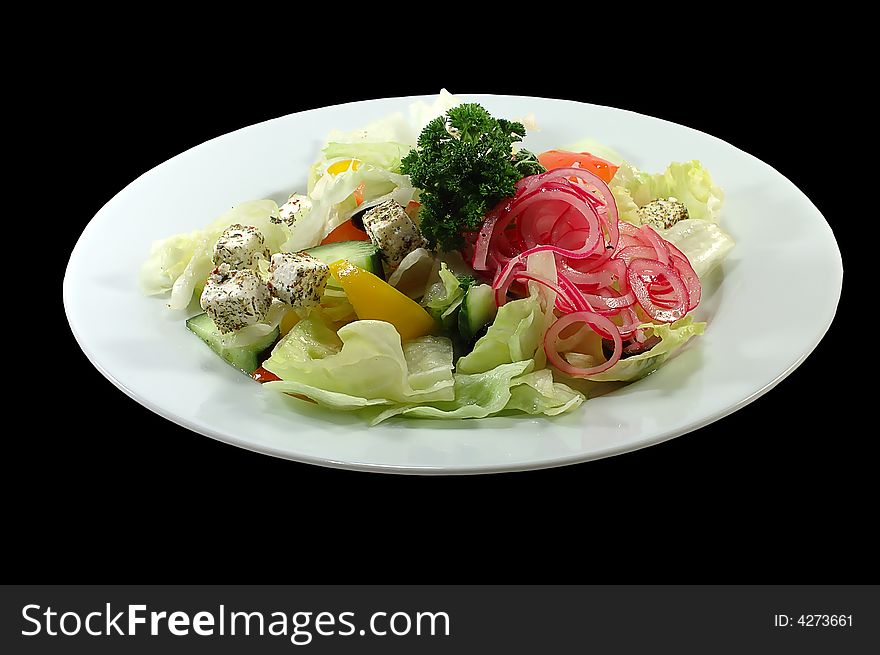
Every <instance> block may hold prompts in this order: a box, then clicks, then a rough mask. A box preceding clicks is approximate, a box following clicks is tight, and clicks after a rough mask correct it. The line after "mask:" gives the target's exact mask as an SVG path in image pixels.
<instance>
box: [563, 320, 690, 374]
mask: <svg viewBox="0 0 880 655" xmlns="http://www.w3.org/2000/svg"><path fill="white" fill-rule="evenodd" d="M641 327H643V328H646V332H647V336H652V335H656V336H658V337H660V343H658V344H656V345H655V346H654V347H653V348H651V349H650V350H648V351H646V352H644V353H641V354H639V355H633V356H632V357H627V358H626V359H621V360H620V361H619V362H617V363H616V364H615V365H614V366H612V367H611V368H610V369H608V370H607V371H604V372H602V373H598V374H596V375H591V376H589V377H588V378H587V379H588V380H592V381H594V382H614V381H620V382H632V381H634V380H638V379H640V378H643V377H645V376H646V375H648V374H649V373H653V372H654V371H656V370H657V368H658V367H659V366H660V365H661V364H662V363H663V362H665V361H666V360H667V359H669V357H670V356H671V355H672V354H673V353H675V352H676V351H677V350H679V349H680V348H681V347H682V346H684V344H685V343H687V342H688V340H689V339H690V338H691V337H694V336H697V335H700V334H703V332H704V331H705V329H706V324H705V323H702V322H696V321H694V318H693V315H691V314H688V315H687V316H685V317H684V318H681V319H679V320H678V321H676V322H675V323H671V324H666V323H664V324H661V325H655V324H654V323H645V324H643V325H642V326H641ZM589 343H591V344H594V345H595V349H594V350H593V352H578V353H566V355H565V358H566V359H567V360H568V361H569V362H570V363H571V364H573V365H575V366H581V367H584V368H587V367H590V366H595V365H596V364H597V363H598V362H603V361H607V360H606V358H605V357H604V355H602V352H601V341H600V340H598V339H597V340H591V341H589ZM584 350H587V349H584Z"/></svg>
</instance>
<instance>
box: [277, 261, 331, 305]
mask: <svg viewBox="0 0 880 655" xmlns="http://www.w3.org/2000/svg"><path fill="white" fill-rule="evenodd" d="M329 279H330V268H329V267H328V266H327V264H325V263H324V262H322V261H321V260H320V259H317V258H316V257H312V256H311V255H309V254H308V253H305V252H295V253H289V252H279V253H275V254H274V255H272V259H271V261H270V263H269V282H268V286H269V290H270V291H271V292H272V295H273V296H275V297H276V298H278V299H279V300H281V301H282V302H286V303H287V304H288V305H290V306H291V307H315V306H316V305H318V304H320V302H321V296H322V295H323V294H324V288H325V287H326V286H327V280H329Z"/></svg>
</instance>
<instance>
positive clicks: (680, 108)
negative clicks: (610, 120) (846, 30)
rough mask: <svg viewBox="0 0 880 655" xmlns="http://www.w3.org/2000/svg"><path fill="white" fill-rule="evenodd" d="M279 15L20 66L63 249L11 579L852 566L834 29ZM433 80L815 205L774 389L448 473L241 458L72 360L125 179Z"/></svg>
mask: <svg viewBox="0 0 880 655" xmlns="http://www.w3.org/2000/svg"><path fill="white" fill-rule="evenodd" d="M288 27H289V30H286V31H285V30H263V29H262V28H260V27H259V26H254V25H251V24H250V23H249V22H248V20H247V19H244V18H243V19H242V23H241V24H238V25H231V24H230V25H229V26H227V30H226V31H225V32H223V33H222V36H221V35H220V34H217V38H216V39H213V38H207V39H206V38H204V37H205V36H208V37H212V36H213V34H211V33H209V34H207V35H206V34H204V33H203V34H202V35H201V36H202V37H203V39H201V40H199V41H198V42H194V43H193V44H192V47H191V48H190V47H187V46H186V40H185V39H183V38H177V39H174V46H173V47H172V46H171V45H170V43H169V41H168V40H167V39H166V35H165V34H162V33H152V34H149V35H146V34H143V35H139V36H138V37H133V36H132V37H131V39H129V36H128V35H123V36H118V37H116V38H114V39H113V40H112V41H110V40H107V38H108V37H106V36H104V37H96V39H97V40H94V41H91V42H90V43H89V44H88V45H89V46H90V47H88V48H87V47H85V45H86V44H84V43H78V44H77V47H70V48H59V49H58V51H57V52H56V53H55V54H56V56H55V58H54V59H53V62H52V64H51V66H47V67H46V68H45V69H41V70H40V71H38V75H37V80H36V81H37V84H36V88H35V89H34V90H33V91H32V93H31V95H30V96H28V103H29V104H28V107H29V108H30V113H31V118H32V119H35V123H34V124H35V125H36V124H37V121H39V125H40V127H39V130H35V131H34V133H35V134H36V133H38V134H39V137H38V138H36V139H35V140H34V141H33V144H32V148H31V153H30V154H31V156H32V157H35V161H33V163H29V164H28V165H29V166H30V169H29V171H32V172H34V173H39V175H22V176H21V178H28V177H31V178H34V177H37V178H38V179H39V182H38V186H39V187H40V188H38V189H34V190H33V191H32V195H31V196H30V202H31V203H32V207H31V209H30V210H28V211H34V212H35V213H36V214H37V215H39V213H40V212H39V210H36V209H35V208H36V207H42V210H43V211H45V212H46V213H47V220H49V219H51V221H52V225H53V226H57V227H58V232H57V233H56V231H55V229H54V227H53V230H52V233H53V242H54V244H53V245H57V247H58V249H59V253H58V254H57V255H53V256H52V257H48V258H47V259H50V260H51V261H50V262H49V263H48V264H47V267H48V268H49V269H50V271H51V275H52V277H51V280H50V281H47V282H45V283H41V285H42V284H45V286H41V289H40V291H41V293H43V294H44V296H45V299H46V302H47V303H48V307H49V309H48V310H41V320H47V321H48V322H49V323H50V324H51V327H50V328H49V329H48V330H47V331H46V334H47V335H50V336H51V342H52V350H53V352H52V353H51V355H50V354H49V353H45V354H40V351H41V349H42V346H41V341H40V340H37V341H36V342H33V343H32V344H31V345H32V346H34V348H27V349H22V351H21V353H20V354H19V353H13V354H12V360H13V361H20V360H19V357H21V356H27V357H28V360H27V363H26V364H25V365H24V366H19V365H17V364H16V365H14V369H15V370H16V371H17V373H16V375H15V376H14V378H13V379H14V381H15V382H16V383H17V385H19V386H23V387H24V390H25V392H26V396H28V397H30V398H33V397H34V395H35V394H36V396H37V397H38V398H39V399H40V402H39V405H38V406H37V408H36V409H35V410H32V411H30V412H28V414H27V416H28V417H29V418H28V419H27V420H25V421H24V422H23V423H21V424H19V426H18V427H16V428H15V429H14V430H12V431H11V432H12V434H9V433H7V439H8V441H9V444H10V450H9V451H8V457H7V458H6V459H5V467H4V468H5V469H6V471H5V480H4V486H7V489H6V491H5V496H6V498H7V500H6V504H5V515H4V517H5V518H4V520H5V522H6V529H4V533H5V539H6V541H7V544H6V545H7V546H8V547H9V548H10V552H11V555H10V556H9V560H8V561H10V562H15V566H14V567H13V568H12V570H11V574H12V577H13V578H17V579H18V581H19V582H44V581H53V582H57V581H84V580H85V581H88V580H102V581H114V582H115V581H124V580H132V579H134V580H139V581H146V582H169V581H185V582H207V581H210V582H214V581H223V582H242V581H249V582H251V581H256V582H274V581H278V582H282V581H283V582H306V581H309V582H323V581H333V582H360V581H367V580H369V581H374V582H375V581H383V582H384V581H397V582H401V581H403V582H410V581H418V580H433V581H442V582H514V581H516V582H536V581H541V582H562V583H564V582H574V581H577V582H603V583H619V582H649V583H651V582H671V581H675V582H691V583H694V582H696V583H702V582H714V581H724V582H794V583H797V582H802V581H810V582H850V583H851V582H862V581H865V580H864V578H865V577H866V571H867V568H868V566H869V564H870V563H871V562H872V559H873V557H872V552H871V548H870V541H869V538H868V529H869V525H870V523H871V522H872V520H873V519H875V518H876V516H875V513H876V480H875V478H874V475H873V473H874V470H875V468H876V460H875V459H873V457H872V452H873V450H874V448H875V447H874V445H873V440H874V439H875V437H874V435H873V428H872V427H871V424H867V425H866V424H865V423H863V422H861V419H862V418H863V417H864V416H868V415H870V413H869V412H867V411H866V408H865V406H864V404H863V402H864V400H863V399H864V398H867V393H865V392H863V391H861V390H862V389H865V387H864V386H860V385H859V384H858V381H857V380H854V379H853V378H852V377H851V376H852V375H853V374H854V372H855V370H854V369H857V368H858V366H856V365H855V364H856V362H854V357H855V355H856V354H857V353H859V349H865V348H870V347H871V346H870V341H869V339H870V332H871V330H870V329H869V317H868V315H867V314H866V313H865V312H866V310H865V309H863V307H862V306H861V305H860V303H858V300H857V295H858V293H859V292H858V291H857V287H856V286H855V275H854V274H853V269H852V268H851V267H850V266H849V264H850V262H851V257H850V255H849V254H848V251H849V249H850V248H851V247H853V245H854V244H855V243H856V240H861V239H863V238H865V237H864V232H863V231H862V229H861V228H854V226H853V223H852V221H853V218H854V216H853V209H854V208H853V207H852V206H847V203H851V202H852V201H853V200H857V202H858V203H859V206H858V209H859V211H862V210H864V209H865V208H866V207H867V206H868V205H869V200H868V198H866V197H858V194H854V189H855V188H856V187H857V186H858V180H859V179H860V178H859V176H858V174H857V171H856V174H855V175H853V176H850V175H849V174H850V172H853V171H854V169H858V166H859V165H860V163H859V162H858V160H857V159H856V153H857V152H859V151H860V149H862V148H863V147H864V146H863V144H861V143H860V142H859V137H858V135H859V133H860V132H859V130H860V127H859V121H858V118H857V116H856V114H855V111H856V109H857V108H858V107H857V105H858V103H857V102H844V99H845V98H847V95H846V94H842V93H841V86H840V81H839V80H835V78H834V77H833V76H832V73H833V71H835V70H836V67H837V66H838V65H842V63H843V60H844V59H845V58H846V57H847V53H846V52H845V51H844V52H839V51H838V52H837V53H829V52H828V51H825V50H823V49H821V48H819V47H816V46H815V43H814V41H813V40H811V39H809V38H806V37H804V39H803V40H802V41H801V42H799V43H798V44H797V45H796V48H795V49H792V47H790V46H785V47H783V46H782V45H774V44H773V43H774V40H773V34H770V33H759V32H753V33H748V34H740V35H737V38H734V39H731V40H729V41H726V40H716V41H710V40H701V42H700V43H698V44H691V45H692V48H691V49H689V50H687V51H676V50H675V49H673V50H672V51H670V50H669V48H670V45H669V40H660V41H658V42H656V43H653V44H650V45H651V46H652V47H651V48H649V49H647V50H642V51H639V49H635V51H634V52H629V51H630V50H631V49H630V48H614V47H611V44H605V45H598V44H597V43H596V42H595V41H592V42H591V41H590V39H589V38H588V35H587V34H586V33H585V32H583V31H582V32H581V33H580V35H579V36H576V37H574V38H566V39H562V40H561V42H560V41H557V40H551V42H552V43H555V44H556V46H555V48H559V49H561V50H556V51H554V52H550V53H547V52H541V48H540V47H538V46H535V45H534V44H532V45H531V46H529V47H528V48H524V47H521V46H522V45H524V44H519V45H517V43H516V41H515V39H514V37H513V33H512V32H510V33H504V34H495V35H493V36H492V37H491V39H490V38H488V37H487V39H486V40H484V41H483V42H481V43H480V44H479V46H480V47H479V48H470V49H465V50H462V49H461V48H454V49H453V50H454V52H455V54H456V55H457V56H452V55H451V54H450V53H449V52H447V51H446V50H444V48H445V47H448V41H447V40H445V38H442V37H441V36H440V35H439V34H438V35H435V36H432V37H431V38H430V39H428V38H425V37H424V36H420V37H418V38H417V37H416V35H415V33H412V32H406V34H407V37H406V38H403V39H398V40H397V41H395V43H394V47H387V44H385V43H384V42H382V41H379V40H377V39H374V38H365V37H364V36H363V33H362V32H358V31H353V32H352V33H351V34H344V35H343V37H344V38H342V37H339V38H337V39H334V38H333V36H332V35H329V34H326V33H324V32H315V33H311V31H310V27H309V26H306V25H301V24H297V25H293V24H291V25H290V26H288ZM413 29H415V28H413ZM287 31H289V32H290V34H289V36H286V37H285V36H284V35H285V34H286V33H287ZM178 37H180V35H178ZM65 43H66V42H65ZM643 45H644V44H643ZM660 45H662V48H665V49H666V50H664V51H663V52H660V51H658V50H657V47H659V46H660ZM555 48H554V49H555ZM624 50H625V51H627V52H626V53H625V52H624ZM514 53H515V54H514ZM694 53H701V55H702V56H700V55H699V54H694ZM626 54H629V55H632V57H631V58H628V57H627V56H625V55H626ZM406 62H408V63H406ZM32 81H33V80H32ZM441 87H446V88H448V89H450V90H451V91H453V92H454V93H468V92H489V93H509V94H518V95H537V96H549V97H564V98H570V99H575V100H582V101H586V102H593V103H596V104H603V105H610V106H615V107H621V108H625V109H630V110H634V111H638V112H641V113H646V114H650V115H654V116H658V117H661V118H665V119H668V120H671V121H674V122H678V123H682V124H684V125H687V126H690V127H693V128H697V129H700V130H703V131H706V132H708V133H710V134H713V135H715V136H718V137H720V138H722V139H724V140H726V141H728V142H730V143H732V144H733V145H735V146H737V147H739V148H741V149H743V150H745V151H747V152H750V153H752V154H754V155H755V156H757V157H758V158H760V159H763V160H764V161H766V162H768V163H769V164H771V165H772V166H774V167H775V168H777V169H778V170H779V171H781V172H782V173H783V174H784V175H786V176H787V177H789V178H790V179H791V180H792V181H793V182H794V183H795V184H797V185H798V186H799V187H800V188H801V189H803V190H804V192H805V193H806V194H807V195H808V196H809V197H810V198H811V199H812V200H813V201H814V202H815V204H816V205H817V206H818V207H819V209H820V210H821V211H822V212H823V214H824V215H825V216H826V218H827V219H828V221H829V223H830V224H831V225H832V227H833V228H834V230H835V233H836V235H837V238H838V241H839V243H840V245H841V249H842V251H843V254H844V267H845V270H846V273H845V283H844V290H843V298H842V301H841V306H840V310H839V312H838V317H837V319H836V321H835V323H834V325H833V326H832V328H831V330H830V332H829V333H828V335H827V336H826V338H825V339H824V340H823V342H822V343H821V344H820V346H819V347H818V348H817V349H816V351H815V352H814V353H813V354H812V355H811V356H810V357H809V358H808V359H807V361H806V362H805V363H804V364H803V365H802V366H800V367H799V368H798V369H797V370H796V371H795V372H794V373H793V374H792V375H791V376H790V377H789V378H787V379H786V380H785V381H783V382H782V383H781V384H780V385H779V386H778V387H777V388H776V389H774V390H773V391H772V392H770V393H769V394H767V395H766V396H764V397H762V398H760V399H758V400H757V401H755V402H754V403H752V404H750V405H749V406H747V407H745V408H744V409H742V410H741V411H738V412H736V413H735V414H733V415H731V416H729V417H727V418H725V419H723V420H722V421H720V422H718V423H715V424H713V425H710V426H708V427H706V428H703V429H701V430H699V431H697V432H694V433H692V434H688V435H685V436H682V437H680V438H677V439H674V440H672V441H669V442H666V443H664V444H661V445H657V446H654V447H651V448H648V449H645V450H641V451H638V452H634V453H630V454H626V455H622V456H617V457H613V458H610V459H606V460H601V461H596V462H591V463H587V464H583V465H577V466H569V467H564V468H559V469H552V470H545V471H538V472H529V473H517V474H503V475H492V476H477V477H465V478H418V477H397V476H384V475H378V474H366V473H353V472H346V471H338V470H330V469H324V468H319V467H315V466H308V465H303V464H298V463H294V462H288V461H283V460H279V459H274V458H271V457H267V456H263V455H258V454H254V453H251V452H248V451H245V450H241V449H238V448H235V447H233V446H229V445H225V444H222V443H219V442H216V441H213V440H211V439H208V438H205V437H202V436H200V435H197V434H194V433H191V432H188V431H186V430H184V429H183V428H180V427H177V426H175V425H172V424H171V423H169V422H167V421H165V420H163V419H161V418H159V417H158V416H156V415H154V414H152V413H150V412H149V411H148V410H146V409H145V408H143V407H141V406H140V405H138V404H137V403H135V402H134V401H133V400H130V399H129V398H127V397H126V396H124V395H123V394H122V393H121V392H120V391H118V390H117V389H116V388H115V387H113V385H111V384H110V383H109V382H108V381H107V380H105V379H104V378H103V377H102V376H101V375H100V374H99V373H98V372H97V371H96V370H95V369H94V368H92V367H91V365H90V364H89V363H88V361H87V359H86V358H85V356H84V355H83V354H82V352H81V351H80V350H79V348H78V346H77V345H76V343H75V341H74V339H73V337H72V336H71V334H70V332H69V330H68V326H67V323H66V320H65V319H64V314H63V308H62V306H61V293H60V291H61V280H62V277H63V272H64V267H65V265H66V262H67V258H68V257H69V254H70V251H71V249H72V248H73V246H74V244H75V242H76V239H77V238H78V236H79V234H80V232H81V230H82V229H83V227H84V226H85V225H86V224H87V222H88V221H89V220H90V218H91V217H92V216H93V215H94V213H95V212H96V211H97V210H98V209H100V207H101V206H102V205H103V204H104V203H106V202H107V201H108V200H109V199H110V198H111V197H112V196H113V195H114V194H115V193H117V192H118V191H119V190H120V189H121V188H122V187H123V186H125V185H126V184H127V183H128V182H130V181H131V180H133V179H134V178H135V177H137V176H138V175H140V174H141V173H143V172H146V171H147V170H149V169H150V168H152V167H154V166H156V165H158V164H159V163H161V162H162V161H164V160H166V159H168V158H169V157H172V156H174V155H175V154H177V153H179V152H181V151H182V150H184V149H186V148H189V147H192V146H195V145H197V144H199V143H201V142H203V141H205V140H207V139H210V138H212V137H215V136H218V135H221V134H224V133H226V132H229V131H231V130H234V129H237V128H239V127H244V126H246V125H249V124H252V123H254V122H258V121H261V120H265V119H269V118H273V117H276V116H281V115H285V114H288V113H291V112H295V111H299V110H302V109H307V108H312V107H320V106H323V105H326V104H332V103H338V102H345V101H349V100H357V99H364V98H373V97H383V96H389V95H394V96H397V95H410V94H422V93H424V94H430V93H436V92H437V91H438V90H439V89H440V88H441ZM34 149H36V151H37V152H36V154H35V153H34ZM27 161H28V162H31V161H32V160H27ZM26 172H27V171H26ZM872 175H873V174H868V176H867V177H865V178H864V179H863V181H862V184H865V185H866V186H867V187H869V186H870V179H871V176H872ZM719 182H721V183H722V185H723V180H720V181H719ZM868 190H869V189H868V188H865V189H864V191H865V192H867V191H868ZM841 200H843V202H841ZM34 220H37V219H36V217H35V218H34ZM856 229H859V232H856ZM56 234H57V241H55V237H54V235H56ZM43 270H45V269H43ZM44 279H45V278H44ZM856 326H859V327H856ZM862 339H865V340H868V341H861V340H862ZM860 341H861V343H859V342H860ZM8 345H9V344H8ZM38 355H39V356H38ZM860 361H864V360H860ZM7 362H9V360H8V359H7ZM13 409H14V408H13Z"/></svg>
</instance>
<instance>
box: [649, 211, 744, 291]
mask: <svg viewBox="0 0 880 655" xmlns="http://www.w3.org/2000/svg"><path fill="white" fill-rule="evenodd" d="M660 236H662V237H663V238H664V239H666V240H667V241H669V242H670V243H671V244H672V245H674V246H675V247H676V248H678V249H679V250H681V251H682V252H683V253H684V254H685V256H687V258H688V261H690V263H691V266H693V268H694V271H695V272H696V274H697V276H698V277H699V278H700V279H703V278H704V277H705V276H706V275H708V274H709V273H711V272H712V270H713V269H714V268H716V267H717V266H718V265H719V264H721V262H723V261H724V260H725V258H726V257H727V255H728V254H729V253H730V251H731V250H733V246H734V245H735V243H734V241H733V238H732V237H731V236H730V235H729V234H727V233H726V232H725V231H724V230H722V229H721V228H720V227H718V225H716V224H715V223H710V222H708V221H701V220H699V219H696V218H687V219H685V220H683V221H679V222H678V223H676V224H675V225H673V226H672V227H670V228H668V229H666V230H660Z"/></svg>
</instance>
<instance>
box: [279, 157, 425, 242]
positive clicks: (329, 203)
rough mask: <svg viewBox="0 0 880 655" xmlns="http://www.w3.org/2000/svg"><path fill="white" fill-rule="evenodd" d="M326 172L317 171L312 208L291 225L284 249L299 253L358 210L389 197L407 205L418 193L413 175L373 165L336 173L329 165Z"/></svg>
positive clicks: (312, 192)
mask: <svg viewBox="0 0 880 655" xmlns="http://www.w3.org/2000/svg"><path fill="white" fill-rule="evenodd" d="M325 164H326V162H325ZM323 171H324V172H323V173H321V171H320V169H318V170H316V171H314V172H315V175H317V180H316V181H315V183H314V187H313V188H311V189H310V190H309V194H308V197H309V201H310V203H311V207H310V208H309V209H308V211H306V212H305V213H304V214H303V215H302V216H300V217H299V218H297V220H296V222H295V223H294V224H293V225H292V226H291V228H290V238H289V239H288V240H287V241H286V242H285V243H284V244H283V245H282V246H281V250H283V251H285V252H297V251H300V250H304V249H306V248H311V247H313V246H316V245H318V244H319V243H320V242H321V240H322V239H323V238H324V237H326V236H327V235H328V234H330V232H332V231H333V230H334V229H336V228H337V227H338V226H339V225H341V224H342V223H344V222H345V221H347V220H349V219H350V218H351V217H352V215H353V214H354V213H355V212H356V211H361V210H364V209H368V208H370V207H372V206H374V205H378V204H381V203H383V202H385V201H386V200H394V201H395V202H397V203H398V204H400V205H403V206H404V207H405V206H406V205H407V204H409V201H410V200H412V199H413V196H414V194H415V189H414V188H413V186H412V183H411V182H410V179H409V176H407V175H400V174H399V173H394V172H392V171H390V170H386V169H384V168H380V167H378V166H374V165H372V164H368V163H363V164H361V165H360V166H359V167H358V169H357V170H354V169H353V168H351V169H349V170H346V171H343V172H340V173H335V174H334V173H329V172H327V171H326V165H325V166H324V168H323ZM361 185H363V187H362V191H361V193H362V195H363V203H362V204H361V205H358V204H357V203H356V202H355V199H354V192H355V190H356V189H357V188H358V187H360V186H361Z"/></svg>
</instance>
